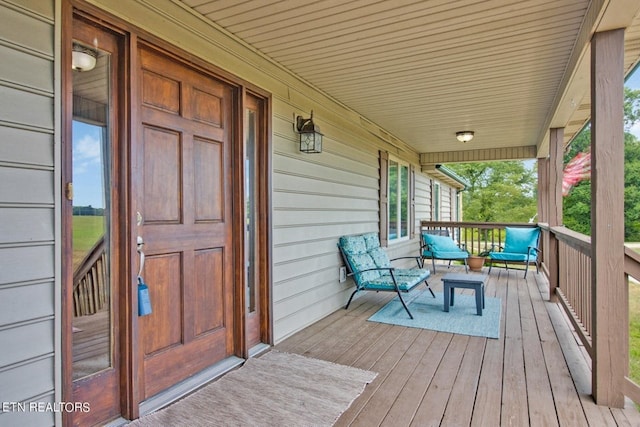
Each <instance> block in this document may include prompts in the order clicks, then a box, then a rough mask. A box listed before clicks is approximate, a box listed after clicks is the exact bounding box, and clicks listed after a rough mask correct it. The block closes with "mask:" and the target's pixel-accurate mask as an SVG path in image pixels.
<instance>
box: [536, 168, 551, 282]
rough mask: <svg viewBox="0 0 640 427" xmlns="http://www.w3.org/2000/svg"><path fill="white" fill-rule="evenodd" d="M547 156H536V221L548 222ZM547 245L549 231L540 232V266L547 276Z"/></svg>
mask: <svg viewBox="0 0 640 427" xmlns="http://www.w3.org/2000/svg"><path fill="white" fill-rule="evenodd" d="M548 211H549V158H548V157H544V158H543V157H540V158H538V222H541V223H544V224H548V223H549V215H548V214H547V212H548ZM548 246H549V233H547V232H546V231H543V232H542V241H541V245H540V247H541V249H542V255H541V256H542V267H543V271H544V272H545V274H547V276H548V275H549V256H548V255H547V247H548Z"/></svg>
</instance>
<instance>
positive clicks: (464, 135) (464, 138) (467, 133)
mask: <svg viewBox="0 0 640 427" xmlns="http://www.w3.org/2000/svg"><path fill="white" fill-rule="evenodd" d="M456 138H458V141H460V142H463V143H465V144H466V143H467V142H469V141H471V140H472V139H473V131H472V130H461V131H459V132H456Z"/></svg>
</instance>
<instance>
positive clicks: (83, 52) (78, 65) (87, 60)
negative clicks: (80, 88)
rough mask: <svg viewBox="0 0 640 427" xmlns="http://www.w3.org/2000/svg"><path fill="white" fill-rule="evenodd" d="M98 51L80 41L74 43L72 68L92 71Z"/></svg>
mask: <svg viewBox="0 0 640 427" xmlns="http://www.w3.org/2000/svg"><path fill="white" fill-rule="evenodd" d="M97 59H98V52H97V51H96V50H94V49H91V48H88V47H85V46H83V45H81V44H79V43H74V44H73V47H72V51H71V68H73V69H74V70H76V71H90V70H93V69H94V68H95V66H96V61H97Z"/></svg>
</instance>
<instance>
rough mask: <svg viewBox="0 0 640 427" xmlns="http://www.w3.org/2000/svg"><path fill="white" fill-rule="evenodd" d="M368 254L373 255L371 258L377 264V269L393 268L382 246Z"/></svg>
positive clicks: (370, 250)
mask: <svg viewBox="0 0 640 427" xmlns="http://www.w3.org/2000/svg"><path fill="white" fill-rule="evenodd" d="M367 253H368V254H369V255H371V258H373V262H375V264H376V266H377V267H379V268H388V267H391V260H390V259H389V256H388V255H387V253H386V252H385V251H384V249H382V248H381V247H380V246H378V247H377V248H373V249H369V251H368V252H367Z"/></svg>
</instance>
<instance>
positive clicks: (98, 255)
mask: <svg viewBox="0 0 640 427" xmlns="http://www.w3.org/2000/svg"><path fill="white" fill-rule="evenodd" d="M107 285H108V284H107V252H106V250H105V242H104V237H103V238H101V239H100V240H99V241H98V242H97V243H96V244H95V245H94V246H93V248H91V250H90V251H89V253H88V254H87V256H86V257H85V258H84V259H83V260H82V262H81V263H80V266H79V267H78V269H77V270H76V271H75V273H74V274H73V315H74V316H75V317H79V316H86V315H90V314H95V313H97V312H98V311H100V310H101V309H102V308H103V307H104V305H105V303H106V302H107V301H108V295H107V293H108V292H107Z"/></svg>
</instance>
